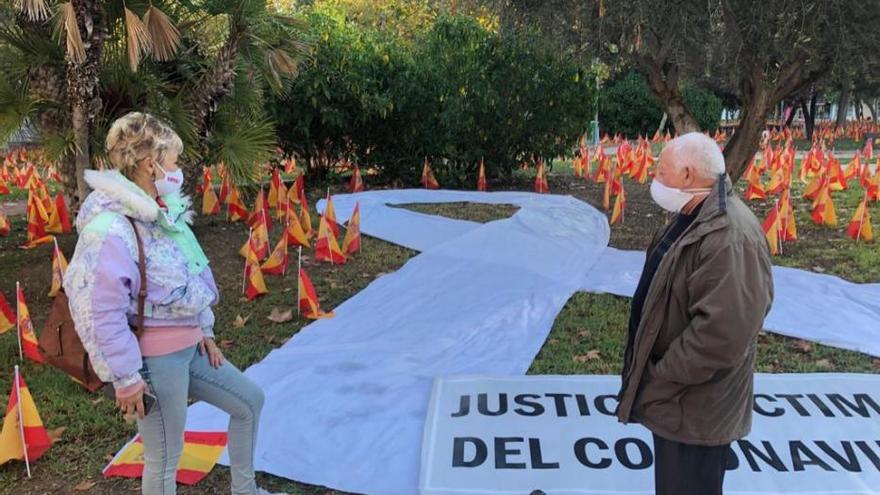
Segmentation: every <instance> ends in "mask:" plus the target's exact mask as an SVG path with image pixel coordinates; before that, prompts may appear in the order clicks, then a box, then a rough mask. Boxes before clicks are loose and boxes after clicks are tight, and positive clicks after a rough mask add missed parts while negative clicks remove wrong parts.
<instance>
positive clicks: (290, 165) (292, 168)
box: [283, 158, 296, 175]
mask: <svg viewBox="0 0 880 495" xmlns="http://www.w3.org/2000/svg"><path fill="white" fill-rule="evenodd" d="M283 163H284V173H285V174H290V175H293V174H295V173H296V158H288V159H286V160H284V162H283Z"/></svg>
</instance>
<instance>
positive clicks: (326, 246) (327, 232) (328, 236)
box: [315, 215, 347, 265]
mask: <svg viewBox="0 0 880 495" xmlns="http://www.w3.org/2000/svg"><path fill="white" fill-rule="evenodd" d="M315 259H316V260H317V261H329V262H330V263H333V264H334V265H342V264H344V263H345V262H346V261H347V260H346V259H345V254H343V253H342V250H341V249H339V243H338V242H337V241H336V236H335V235H333V231H332V230H331V229H330V227H329V225H328V224H327V218H326V217H325V216H323V215H322V216H321V221H320V223H319V224H318V239H317V240H316V241H315Z"/></svg>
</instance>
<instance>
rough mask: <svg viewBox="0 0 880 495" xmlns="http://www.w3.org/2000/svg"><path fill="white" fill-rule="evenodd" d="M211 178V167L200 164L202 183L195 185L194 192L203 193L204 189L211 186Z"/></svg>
mask: <svg viewBox="0 0 880 495" xmlns="http://www.w3.org/2000/svg"><path fill="white" fill-rule="evenodd" d="M212 183H213V178H212V177H211V167H205V166H202V183H201V184H199V185H198V186H196V192H197V193H200V194H203V193H204V192H205V189H207V188H209V187H213V186H212Z"/></svg>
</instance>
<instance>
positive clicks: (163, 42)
mask: <svg viewBox="0 0 880 495" xmlns="http://www.w3.org/2000/svg"><path fill="white" fill-rule="evenodd" d="M144 25H145V26H146V28H147V32H148V33H149V35H150V39H151V40H152V42H153V58H154V59H155V60H158V61H160V62H165V61H168V60H171V58H172V57H173V56H174V54H175V53H176V52H177V47H178V46H179V45H180V32H179V31H178V30H177V27H175V26H174V23H173V22H172V21H171V19H170V18H169V17H168V16H167V15H165V13H164V12H162V11H161V10H159V9H157V8H156V7H154V6H152V5H151V6H150V8H148V9H147V12H146V13H145V14H144Z"/></svg>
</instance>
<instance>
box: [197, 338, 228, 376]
mask: <svg viewBox="0 0 880 495" xmlns="http://www.w3.org/2000/svg"><path fill="white" fill-rule="evenodd" d="M205 351H207V352H208V361H209V362H210V363H211V367H213V368H215V369H216V368H219V367H220V365H221V364H223V353H222V352H221V351H220V348H219V347H217V344H216V343H215V342H214V339H212V338H209V337H205V338H204V339H202V341H201V342H199V355H201V356H204V355H205Z"/></svg>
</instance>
